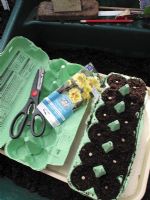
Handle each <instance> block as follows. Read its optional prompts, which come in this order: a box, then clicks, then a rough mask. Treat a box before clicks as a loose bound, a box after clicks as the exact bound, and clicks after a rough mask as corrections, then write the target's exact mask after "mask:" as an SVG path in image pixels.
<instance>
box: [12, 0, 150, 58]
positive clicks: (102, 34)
mask: <svg viewBox="0 0 150 200" xmlns="http://www.w3.org/2000/svg"><path fill="white" fill-rule="evenodd" d="M100 2H101V5H104V6H107V5H109V3H110V6H118V5H119V6H128V5H129V7H131V6H132V7H138V4H139V1H138V0H134V1H133V2H134V4H133V2H132V4H131V1H129V0H128V1H125V0H124V1H119V0H116V1H112V0H102V1H100ZM114 2H115V3H114ZM119 2H120V3H119ZM38 3H39V1H37V0H32V1H29V0H28V1H24V3H23V4H24V5H23V6H24V12H22V15H23V16H22V15H21V19H22V23H21V22H20V23H18V25H17V26H16V27H15V28H14V29H13V31H12V32H11V37H12V36H15V35H23V36H25V37H27V38H29V39H30V40H32V41H33V42H35V43H36V44H37V45H39V46H43V45H44V46H45V47H46V49H50V48H51V47H52V46H55V47H57V46H58V47H78V48H83V47H84V48H85V47H89V48H96V49H99V50H102V51H106V52H113V53H117V54H121V55H124V56H131V57H150V45H149V44H150V43H149V42H150V29H147V28H143V23H142V21H137V22H134V23H133V24H97V25H88V24H81V23H79V22H44V21H39V20H37V19H36V12H37V10H36V9H37V5H38ZM23 20H24V22H23Z"/></svg>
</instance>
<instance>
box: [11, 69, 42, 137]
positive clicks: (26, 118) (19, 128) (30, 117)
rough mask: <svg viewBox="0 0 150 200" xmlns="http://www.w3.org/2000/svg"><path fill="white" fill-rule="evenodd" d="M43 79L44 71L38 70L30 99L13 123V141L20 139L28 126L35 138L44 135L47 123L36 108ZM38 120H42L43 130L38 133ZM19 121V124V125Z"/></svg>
mask: <svg viewBox="0 0 150 200" xmlns="http://www.w3.org/2000/svg"><path fill="white" fill-rule="evenodd" d="M43 77H44V70H43V69H38V71H37V73H36V75H35V79H34V82H33V85H32V89H31V93H30V97H29V99H28V101H27V103H26V105H25V106H24V108H23V109H22V110H21V111H20V112H19V113H18V114H17V115H16V117H15V118H14V119H13V121H12V124H11V127H10V137H11V138H12V139H17V138H19V137H20V136H21V134H22V132H23V130H24V127H25V126H26V125H27V126H30V127H31V133H32V135H33V136H34V137H40V136H42V135H43V134H44V131H45V126H46V121H45V118H44V116H43V115H42V114H41V113H40V111H39V110H38V109H37V108H36V107H37V105H38V103H39V95H40V92H41V87H42V83H43ZM37 119H40V122H41V126H40V127H41V128H40V131H38V133H37V132H36V131H35V122H36V120H37ZM18 121H19V123H18V125H17V122H18ZM15 130H16V132H15Z"/></svg>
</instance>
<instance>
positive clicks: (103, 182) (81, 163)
mask: <svg viewBox="0 0 150 200" xmlns="http://www.w3.org/2000/svg"><path fill="white" fill-rule="evenodd" d="M111 75H115V76H116V74H111ZM111 75H109V76H108V79H109V77H111ZM122 79H123V80H122ZM127 79H129V77H123V76H122V77H121V81H122V85H121V87H119V88H120V89H119V88H117V89H118V91H119V92H120V93H121V96H122V97H121V96H120V97H121V98H120V97H119V93H117V92H118V91H117V92H116V91H115V92H114V90H113V89H114V87H116V85H117V84H116V85H115V84H114V83H113V82H110V88H107V87H106V89H105V90H104V91H103V93H102V99H100V100H99V101H98V102H96V103H93V108H92V111H91V113H93V114H92V116H89V119H88V120H87V123H86V124H87V127H86V128H85V132H84V136H83V138H82V139H81V143H80V145H79V148H78V150H77V153H76V156H75V159H74V161H73V164H72V166H71V170H70V172H69V176H68V183H69V185H70V187H71V188H72V189H74V190H75V191H78V192H80V193H81V194H83V195H85V196H88V197H91V198H92V199H110V198H113V199H120V197H121V195H122V193H123V192H124V190H125V188H126V186H127V184H128V181H129V175H130V172H131V169H132V164H133V161H134V158H135V155H136V153H135V152H136V148H137V146H138V143H139V140H140V136H141V133H142V130H143V122H144V121H143V107H141V109H140V112H139V111H138V113H137V111H136V114H138V116H137V118H138V123H137V124H136V129H133V130H136V131H135V132H134V136H132V137H131V134H132V133H131V132H132V128H131V127H133V126H134V125H135V124H133V123H132V120H130V119H129V118H130V116H131V115H132V112H130V113H128V115H127V116H126V115H124V114H122V113H124V111H125V107H128V105H127V99H126V95H127V94H130V93H129V90H130V87H129V85H130V84H131V83H130V84H129V85H128V84H126V83H128V82H129V81H130V80H129V81H127ZM118 80H119V81H120V77H119V79H118ZM136 80H138V79H136ZM111 81H112V80H111ZM119 81H118V82H119ZM125 82H126V83H125ZM143 87H144V86H143ZM132 88H133V89H134V87H133V86H132ZM131 91H132V89H131ZM138 92H140V91H138ZM106 94H108V98H107V95H106ZM109 95H110V96H109ZM111 95H112V96H111ZM131 95H132V93H131ZM142 95H143V94H142ZM142 95H141V96H142ZM109 98H110V99H109ZM114 98H115V104H114V102H113V101H114ZM132 101H134V100H133V98H132ZM132 103H133V102H132ZM105 104H106V105H105ZM134 106H135V104H134V105H133V107H132V105H130V106H129V107H128V108H127V109H129V110H130V109H131V110H132V111H133V110H134V109H135V108H134ZM112 108H113V109H112ZM115 110H116V112H115ZM134 111H135V110H134ZM134 111H133V113H134ZM125 112H128V111H127V110H126V111H125ZM100 113H101V115H100ZM103 113H105V114H103ZM116 113H117V115H116ZM109 116H110V117H109ZM118 117H119V118H118ZM104 119H105V120H104ZM103 120H104V121H103ZM135 121H136V119H135ZM105 123H106V125H107V126H105ZM126 123H127V124H128V125H124V124H126ZM108 127H109V128H108ZM130 128H131V130H130ZM122 130H123V131H122ZM124 131H125V132H126V134H122V133H124ZM96 134H97V135H96ZM98 134H99V135H98ZM120 134H122V135H120ZM130 137H131V139H130ZM117 138H118V139H117ZM124 138H125V139H124ZM117 141H118V142H117ZM121 142H122V144H121ZM125 143H126V144H125ZM128 144H129V145H128ZM116 145H117V146H116ZM117 149H119V151H118V153H117ZM129 152H130V153H129ZM123 160H124V161H123ZM111 161H112V163H110V162H111ZM119 163H120V164H121V163H122V164H121V166H120V167H119V168H118V165H120V164H119ZM125 165H127V166H125ZM122 166H124V167H122ZM125 169H126V170H125ZM106 194H107V195H106Z"/></svg>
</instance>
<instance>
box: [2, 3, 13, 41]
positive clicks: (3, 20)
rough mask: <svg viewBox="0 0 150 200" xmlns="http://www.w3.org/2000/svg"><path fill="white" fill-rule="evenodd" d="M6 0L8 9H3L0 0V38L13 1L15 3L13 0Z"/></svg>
mask: <svg viewBox="0 0 150 200" xmlns="http://www.w3.org/2000/svg"><path fill="white" fill-rule="evenodd" d="M7 1H8V3H9V7H10V11H8V10H4V9H3V6H2V3H1V2H0V39H1V37H2V35H3V32H4V30H5V27H6V24H7V22H8V19H9V17H10V14H11V10H12V8H13V6H14V3H15V0H7Z"/></svg>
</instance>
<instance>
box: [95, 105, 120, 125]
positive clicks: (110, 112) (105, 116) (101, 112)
mask: <svg viewBox="0 0 150 200" xmlns="http://www.w3.org/2000/svg"><path fill="white" fill-rule="evenodd" d="M116 114H117V113H116V111H115V110H114V108H113V107H112V106H109V105H108V106H106V105H104V106H100V108H98V109H97V111H96V113H95V116H96V118H97V120H98V121H99V122H101V124H105V123H107V124H108V123H109V122H112V121H113V120H114V119H115V117H116Z"/></svg>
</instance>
